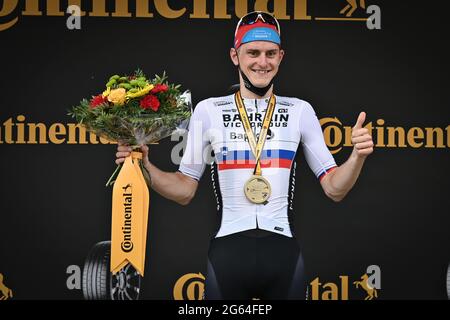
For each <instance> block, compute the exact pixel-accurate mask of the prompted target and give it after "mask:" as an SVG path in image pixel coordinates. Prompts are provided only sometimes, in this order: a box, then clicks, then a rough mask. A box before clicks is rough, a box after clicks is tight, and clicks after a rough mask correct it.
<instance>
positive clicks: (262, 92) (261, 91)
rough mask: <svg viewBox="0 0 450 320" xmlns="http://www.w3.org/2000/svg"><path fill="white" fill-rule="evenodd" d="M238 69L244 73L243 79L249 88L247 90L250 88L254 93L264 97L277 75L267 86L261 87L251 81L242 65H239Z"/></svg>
mask: <svg viewBox="0 0 450 320" xmlns="http://www.w3.org/2000/svg"><path fill="white" fill-rule="evenodd" d="M238 69H239V72H240V73H241V75H242V79H243V80H244V86H245V87H246V88H247V90H249V91H250V92H253V93H254V94H256V95H258V96H260V97H264V96H265V95H266V93H267V91H269V89H270V87H271V86H272V84H273V79H274V78H275V77H274V78H272V80H270V82H269V84H268V85H267V86H265V87H263V88H259V87H255V86H254V85H253V83H251V82H250V79H249V78H248V77H247V76H246V75H245V74H244V72H243V71H242V70H241V68H240V67H238Z"/></svg>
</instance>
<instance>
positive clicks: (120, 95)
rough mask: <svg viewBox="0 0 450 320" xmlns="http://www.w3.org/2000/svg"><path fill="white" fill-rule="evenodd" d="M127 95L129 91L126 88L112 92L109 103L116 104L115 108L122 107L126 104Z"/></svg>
mask: <svg viewBox="0 0 450 320" xmlns="http://www.w3.org/2000/svg"><path fill="white" fill-rule="evenodd" d="M126 93H127V91H126V90H125V89H124V88H118V89H114V90H111V92H110V93H109V95H108V101H109V102H112V103H114V105H115V106H117V105H119V106H121V105H123V104H124V103H125V96H126Z"/></svg>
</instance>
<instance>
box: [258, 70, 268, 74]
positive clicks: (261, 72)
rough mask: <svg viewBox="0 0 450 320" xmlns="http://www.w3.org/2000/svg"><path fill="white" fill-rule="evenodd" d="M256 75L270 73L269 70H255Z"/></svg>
mask: <svg viewBox="0 0 450 320" xmlns="http://www.w3.org/2000/svg"><path fill="white" fill-rule="evenodd" d="M254 71H255V72H256V73H260V74H264V73H267V72H269V71H268V70H254Z"/></svg>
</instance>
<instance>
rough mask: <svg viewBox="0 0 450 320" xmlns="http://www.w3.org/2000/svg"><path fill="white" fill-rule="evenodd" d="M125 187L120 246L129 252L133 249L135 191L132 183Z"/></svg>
mask: <svg viewBox="0 0 450 320" xmlns="http://www.w3.org/2000/svg"><path fill="white" fill-rule="evenodd" d="M122 189H123V194H122V196H123V226H122V232H123V241H122V243H121V244H120V248H121V249H122V251H123V252H125V253H128V252H130V251H131V250H133V241H132V240H131V239H132V237H131V217H132V216H131V215H132V211H133V192H132V186H131V184H127V185H126V186H124V187H122Z"/></svg>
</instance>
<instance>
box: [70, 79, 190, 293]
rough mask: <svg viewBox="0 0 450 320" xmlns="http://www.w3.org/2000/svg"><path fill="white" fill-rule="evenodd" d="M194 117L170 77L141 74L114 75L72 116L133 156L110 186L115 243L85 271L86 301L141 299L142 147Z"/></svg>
mask: <svg viewBox="0 0 450 320" xmlns="http://www.w3.org/2000/svg"><path fill="white" fill-rule="evenodd" d="M191 113H192V107H191V99H190V93H189V91H185V92H184V93H181V91H180V85H174V84H169V83H168V82H167V76H166V74H165V73H164V74H163V75H162V76H158V75H156V76H155V78H154V79H148V78H147V77H146V76H145V75H144V73H143V72H142V71H141V70H137V71H135V72H134V73H133V74H132V75H131V76H120V75H113V76H112V77H110V78H109V80H108V82H107V83H106V90H105V91H104V92H103V93H102V94H99V95H97V96H93V97H92V98H91V99H89V100H88V99H83V100H82V101H81V102H80V104H79V105H77V106H75V107H73V108H72V109H71V110H70V112H69V115H71V116H72V117H74V118H75V119H76V120H77V122H78V123H80V124H82V125H83V126H85V127H86V129H87V130H88V131H91V132H94V133H95V134H96V135H98V136H101V137H103V138H106V139H108V140H110V141H114V142H120V143H123V144H128V145H130V146H132V148H133V150H134V152H132V153H131V155H130V156H129V157H127V158H126V160H125V162H124V164H123V165H119V166H118V167H117V168H116V171H115V172H114V173H113V175H112V176H111V178H110V179H109V180H108V182H107V186H108V185H114V187H113V197H112V200H113V204H112V231H111V242H109V241H104V242H100V243H97V244H96V245H95V246H94V248H92V250H91V252H90V253H89V255H88V257H87V258H86V262H85V265H84V269H83V293H84V296H85V298H86V299H113V300H114V299H121V300H125V299H133V300H134V299H138V297H139V290H140V279H141V277H142V276H143V275H144V265H145V250H146V238H147V222H148V209H149V190H148V187H147V186H149V185H150V183H149V181H150V177H149V174H148V172H147V171H146V170H145V168H144V167H143V165H142V154H141V153H140V152H137V150H138V149H140V146H142V145H143V144H149V143H155V142H157V141H159V140H161V139H162V138H165V137H168V136H170V135H171V134H172V133H174V132H176V131H177V129H180V128H186V127H187V124H188V120H189V117H190V115H191Z"/></svg>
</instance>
